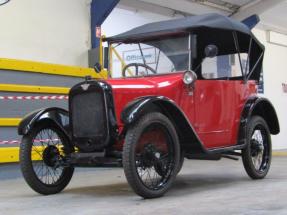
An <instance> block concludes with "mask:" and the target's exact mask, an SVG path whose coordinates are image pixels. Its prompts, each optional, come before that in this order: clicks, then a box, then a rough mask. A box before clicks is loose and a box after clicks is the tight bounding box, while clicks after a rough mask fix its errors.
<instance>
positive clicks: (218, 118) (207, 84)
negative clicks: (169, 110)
mask: <svg viewBox="0 0 287 215" xmlns="http://www.w3.org/2000/svg"><path fill="white" fill-rule="evenodd" d="M182 75H183V73H171V74H166V75H155V76H148V77H137V78H122V79H109V80H107V82H108V83H109V84H110V85H111V86H112V89H113V96H114V104H115V110H116V117H117V123H118V126H119V133H121V132H122V131H123V128H124V122H123V121H122V120H121V113H122V111H123V110H124V109H125V107H127V105H128V104H129V103H130V102H133V101H134V100H136V99H138V98H140V97H148V96H163V97H166V98H168V99H170V100H172V101H173V102H175V103H176V104H177V106H178V107H179V108H180V109H181V111H183V112H184V113H185V115H186V117H187V118H188V120H189V122H190V124H191V125H192V126H193V127H194V129H195V131H196V133H197V135H198V136H199V139H200V140H201V142H202V144H203V145H204V147H205V148H206V149H213V148H219V147H225V146H232V145H236V144H237V138H238V131H239V122H240V115H241V111H242V109H243V107H244V104H245V102H246V99H247V98H248V97H250V95H252V94H255V93H256V83H255V82H254V81H248V82H247V83H246V84H245V83H243V81H241V80H232V81H230V80H198V81H197V82H196V84H195V88H194V89H193V88H191V87H187V86H186V85H185V84H184V83H183V81H182ZM221 131H222V132H221ZM117 144H120V145H122V142H119V143H117Z"/></svg>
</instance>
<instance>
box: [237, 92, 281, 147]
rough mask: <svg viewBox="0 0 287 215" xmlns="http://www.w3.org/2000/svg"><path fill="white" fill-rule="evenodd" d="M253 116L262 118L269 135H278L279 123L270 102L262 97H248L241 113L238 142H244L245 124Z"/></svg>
mask: <svg viewBox="0 0 287 215" xmlns="http://www.w3.org/2000/svg"><path fill="white" fill-rule="evenodd" d="M253 115H259V116H261V117H263V118H264V120H265V121H266V123H267V125H268V127H269V130H270V132H271V134H279V132H280V126H279V121H278V117H277V114H276V111H275V108H274V107H273V105H272V104H271V102H270V101H269V100H268V99H266V98H262V97H250V98H249V99H248V100H247V102H246V103H245V106H244V108H243V111H242V113H241V120H240V131H239V142H241V143H243V142H245V137H246V126H247V122H248V120H249V119H250V118H251V117H252V116H253ZM239 144H240V143H239Z"/></svg>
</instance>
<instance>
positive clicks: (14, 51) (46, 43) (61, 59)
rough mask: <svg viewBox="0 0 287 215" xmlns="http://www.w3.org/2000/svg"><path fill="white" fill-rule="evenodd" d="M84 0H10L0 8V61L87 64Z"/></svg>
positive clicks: (86, 6)
mask: <svg viewBox="0 0 287 215" xmlns="http://www.w3.org/2000/svg"><path fill="white" fill-rule="evenodd" d="M88 3H89V1H87V0H60V1H59V0H49V1H47V0H12V1H10V2H9V3H8V4H6V5H3V6H1V7H0V58H16V59H27V60H35V61H43V62H50V63H59V64H67V65H78V66H87V65H88V49H89V48H90V12H89V8H90V7H89V4H88Z"/></svg>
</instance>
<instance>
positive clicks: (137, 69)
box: [122, 63, 156, 77]
mask: <svg viewBox="0 0 287 215" xmlns="http://www.w3.org/2000/svg"><path fill="white" fill-rule="evenodd" d="M132 66H134V67H135V68H136V76H138V74H139V67H144V68H145V69H146V70H149V71H151V72H152V73H153V74H156V70H154V69H153V68H151V67H150V66H148V65H146V64H143V63H130V64H128V65H126V66H125V67H124V68H123V71H122V76H123V77H126V71H127V70H128V68H130V67H132Z"/></svg>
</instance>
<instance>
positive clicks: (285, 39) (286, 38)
mask: <svg viewBox="0 0 287 215" xmlns="http://www.w3.org/2000/svg"><path fill="white" fill-rule="evenodd" d="M268 42H269V43H273V44H276V45H280V46H286V47H287V35H286V34H281V33H277V32H274V31H268Z"/></svg>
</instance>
